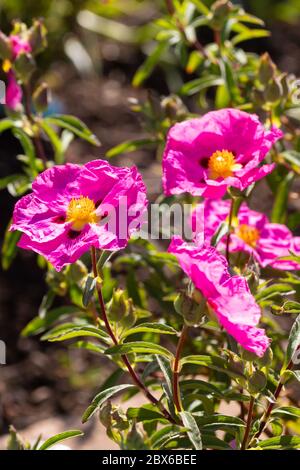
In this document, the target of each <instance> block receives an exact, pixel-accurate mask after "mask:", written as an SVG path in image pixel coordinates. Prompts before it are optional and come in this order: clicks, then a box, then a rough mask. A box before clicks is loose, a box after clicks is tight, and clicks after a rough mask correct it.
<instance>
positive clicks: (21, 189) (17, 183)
mask: <svg viewBox="0 0 300 470" xmlns="http://www.w3.org/2000/svg"><path fill="white" fill-rule="evenodd" d="M30 187H31V181H30V179H29V177H28V176H27V175H22V174H20V176H19V178H14V179H13V181H11V182H10V183H9V184H8V185H7V190H8V192H9V194H11V195H12V196H13V197H19V196H23V194H24V193H26V192H27V191H28V190H29V189H30Z"/></svg>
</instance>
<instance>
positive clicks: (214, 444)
mask: <svg viewBox="0 0 300 470" xmlns="http://www.w3.org/2000/svg"><path fill="white" fill-rule="evenodd" d="M201 439H202V445H203V447H204V448H205V449H216V450H232V447H230V445H229V444H227V442H225V441H224V440H221V439H219V438H218V437H215V436H214V435H212V434H209V433H205V432H204V431H203V432H202V433H201Z"/></svg>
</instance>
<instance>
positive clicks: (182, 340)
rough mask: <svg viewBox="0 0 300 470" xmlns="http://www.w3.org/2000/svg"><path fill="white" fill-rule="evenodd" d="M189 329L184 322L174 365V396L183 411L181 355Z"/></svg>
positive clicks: (176, 403) (179, 409) (178, 408)
mask: <svg viewBox="0 0 300 470" xmlns="http://www.w3.org/2000/svg"><path fill="white" fill-rule="evenodd" d="M187 331H188V327H187V326H186V325H185V324H184V325H183V328H182V331H181V335H180V338H179V341H178V344H177V349H176V353H175V360H174V366H173V397H174V403H175V406H176V409H177V411H178V412H180V411H182V403H181V397H180V388H179V373H180V357H181V352H182V349H183V346H184V343H185V340H186V336H187Z"/></svg>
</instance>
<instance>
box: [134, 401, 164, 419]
mask: <svg viewBox="0 0 300 470" xmlns="http://www.w3.org/2000/svg"><path fill="white" fill-rule="evenodd" d="M127 418H128V419H135V420H136V421H137V422H141V421H143V422H145V421H146V422H148V421H160V422H163V423H168V421H167V420H166V418H165V417H164V416H163V415H162V414H161V413H159V412H158V411H157V410H156V408H155V406H153V405H151V404H149V405H143V406H141V407H139V408H128V410H127Z"/></svg>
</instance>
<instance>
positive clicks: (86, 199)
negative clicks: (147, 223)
mask: <svg viewBox="0 0 300 470" xmlns="http://www.w3.org/2000/svg"><path fill="white" fill-rule="evenodd" d="M32 189H33V192H32V193H31V194H28V195H26V196H24V197H22V198H21V199H20V200H19V201H18V202H17V204H16V206H15V209H14V214H13V224H12V226H11V230H19V231H20V232H22V236H21V239H20V241H19V245H18V246H20V247H21V248H24V249H28V250H33V251H35V252H36V253H39V254H41V255H43V256H44V257H45V258H46V259H47V260H48V261H49V262H50V263H52V264H53V265H54V267H55V268H56V269H57V271H60V270H61V269H62V268H63V267H64V266H65V265H67V264H70V263H73V262H75V261H76V260H77V259H78V258H80V256H81V255H82V254H83V253H85V252H86V251H87V250H88V249H89V248H90V247H91V246H94V247H96V248H100V249H105V250H112V251H114V250H118V249H121V248H123V247H125V246H126V244H127V241H128V239H129V237H130V236H131V234H132V233H134V232H135V231H136V229H137V228H139V224H140V221H141V217H142V216H143V214H144V212H145V211H146V209H147V198H146V188H145V185H144V183H143V181H142V178H141V176H140V174H139V173H138V172H137V170H136V168H135V167H133V168H117V167H114V166H111V165H109V164H108V163H107V162H106V161H103V160H94V161H92V162H89V163H87V164H86V165H84V166H80V165H75V164H71V163H67V164H66V165H61V166H54V167H52V168H50V169H48V170H46V171H44V172H43V173H41V174H40V175H39V176H38V177H37V178H36V179H35V181H34V182H33V184H32Z"/></svg>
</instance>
